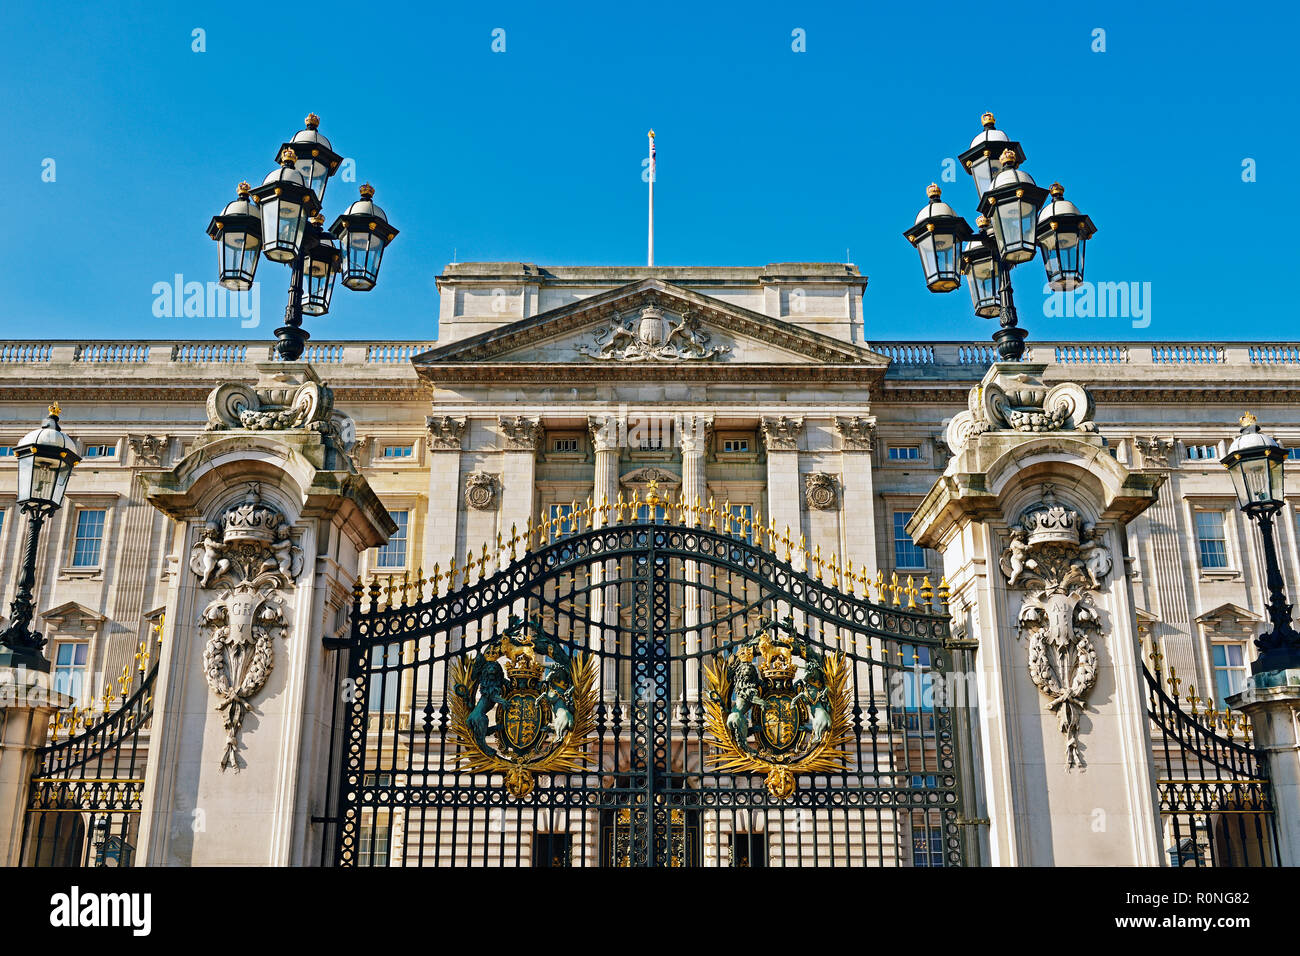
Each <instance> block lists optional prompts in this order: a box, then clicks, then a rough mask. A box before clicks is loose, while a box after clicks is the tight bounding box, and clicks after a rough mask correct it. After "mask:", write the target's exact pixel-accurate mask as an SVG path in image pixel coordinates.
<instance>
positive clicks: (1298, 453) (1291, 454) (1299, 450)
mask: <svg viewBox="0 0 1300 956" xmlns="http://www.w3.org/2000/svg"><path fill="white" fill-rule="evenodd" d="M0 454H4V452H3V451H0ZM1286 457H1287V458H1289V459H1290V460H1291V461H1300V445H1297V446H1296V447H1295V448H1288V449H1287V450H1286Z"/></svg>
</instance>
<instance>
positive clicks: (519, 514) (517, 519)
mask: <svg viewBox="0 0 1300 956" xmlns="http://www.w3.org/2000/svg"><path fill="white" fill-rule="evenodd" d="M498 423H499V425H500V429H501V440H502V446H501V447H502V449H503V450H504V451H505V455H504V459H505V460H504V462H503V464H502V466H501V527H502V528H503V529H508V528H509V527H510V526H511V525H512V524H513V525H515V526H517V527H518V528H519V533H520V534H523V532H524V529H525V528H526V527H527V526H528V519H529V518H530V517H533V502H534V500H535V499H536V491H537V448H538V445H539V444H540V443H541V440H542V426H541V424H540V422H539V421H538V420H537V419H535V418H524V417H523V416H519V415H517V416H515V417H513V418H509V417H505V416H502V417H501V418H500V419H499V420H498ZM536 517H537V518H539V519H540V518H542V517H544V516H543V515H537V516H536Z"/></svg>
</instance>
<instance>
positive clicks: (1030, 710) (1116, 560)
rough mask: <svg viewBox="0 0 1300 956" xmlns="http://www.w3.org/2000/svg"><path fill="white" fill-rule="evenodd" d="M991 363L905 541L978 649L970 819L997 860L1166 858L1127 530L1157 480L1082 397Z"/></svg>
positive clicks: (1076, 390)
mask: <svg viewBox="0 0 1300 956" xmlns="http://www.w3.org/2000/svg"><path fill="white" fill-rule="evenodd" d="M1044 368H1045V366H1043V365H1039V364H1033V363H1027V362H1020V363H998V364H994V365H993V366H992V367H991V368H990V369H989V371H988V373H987V374H986V375H985V376H984V379H983V381H982V382H981V383H980V384H979V385H977V386H976V387H975V388H974V389H972V391H971V396H970V405H969V410H967V411H964V412H961V413H960V414H959V415H957V416H956V417H955V418H954V419H952V421H951V422H950V424H949V426H948V431H947V439H948V444H949V446H950V447H951V449H952V452H953V458H952V460H951V461H950V462H949V463H948V466H947V469H946V470H945V472H944V474H943V475H942V477H940V479H939V480H938V481H937V482H936V483H935V485H934V486H933V487H932V488H931V490H930V492H929V494H928V495H927V497H926V499H925V500H924V502H923V503H922V505H921V506H920V507H919V508H918V509H917V510H916V513H915V515H914V516H913V518H912V520H911V522H910V523H909V525H908V531H909V533H910V534H911V535H912V537H913V539H914V540H915V541H916V542H917V544H919V545H921V546H923V547H928V548H934V549H936V550H938V551H940V552H941V553H942V555H943V564H944V572H945V574H946V575H947V578H948V581H949V584H950V586H951V604H950V606H951V610H952V612H953V616H954V633H955V634H957V635H959V637H961V638H964V639H965V640H966V641H967V642H969V643H970V644H971V645H973V646H974V657H973V659H974V661H975V670H976V673H975V674H974V675H970V676H971V677H972V678H973V679H972V680H970V681H969V682H968V686H969V685H974V686H975V687H976V688H977V692H976V695H975V696H976V698H977V699H973V700H965V701H954V705H955V706H967V707H977V708H978V711H979V713H978V720H977V721H975V722H974V726H975V727H976V738H977V739H976V744H975V747H974V749H975V751H976V753H975V755H974V756H975V760H974V767H975V772H974V776H975V778H976V779H975V789H976V793H977V799H976V801H975V806H976V807H979V808H980V809H979V810H977V811H976V815H975V817H974V818H973V819H970V820H967V821H966V825H968V826H972V827H974V828H975V829H976V832H978V833H979V834H980V843H981V849H982V856H983V862H985V863H991V864H994V865H1004V866H1006V865H1020V866H1025V865H1029V866H1048V865H1057V866H1060V865H1144V866H1158V865H1160V863H1161V855H1162V847H1161V834H1160V823H1159V820H1160V815H1159V804H1158V800H1157V791H1156V776H1155V772H1154V767H1153V764H1152V758H1151V751H1150V747H1149V745H1148V730H1147V726H1146V724H1147V712H1146V707H1145V704H1144V697H1143V694H1142V687H1141V680H1142V678H1141V661H1140V649H1139V640H1138V635H1137V627H1136V619H1135V614H1134V603H1133V595H1132V590H1131V587H1130V583H1129V581H1128V579H1127V578H1126V576H1125V574H1124V566H1125V565H1124V557H1125V555H1126V554H1127V552H1128V543H1127V536H1126V530H1125V528H1126V525H1127V524H1128V523H1129V522H1130V521H1131V520H1132V519H1133V518H1134V517H1136V516H1137V515H1138V514H1140V513H1141V512H1142V511H1143V510H1145V509H1146V508H1147V507H1149V506H1150V505H1151V504H1152V503H1153V502H1154V501H1155V498H1156V492H1157V488H1158V486H1159V484H1160V480H1161V479H1160V476H1157V475H1153V474H1148V473H1141V472H1133V471H1130V470H1128V469H1127V468H1126V467H1125V466H1124V465H1122V464H1120V463H1119V462H1118V461H1117V460H1116V459H1115V458H1114V457H1112V455H1111V454H1110V452H1109V450H1108V449H1107V447H1106V442H1105V440H1104V439H1103V438H1102V437H1101V436H1100V435H1099V434H1098V433H1097V426H1096V425H1095V424H1094V422H1093V411H1094V408H1093V401H1092V398H1091V396H1090V395H1089V393H1088V392H1087V390H1086V389H1084V388H1083V387H1081V386H1079V385H1076V384H1072V383H1059V384H1056V385H1053V386H1051V387H1050V388H1049V387H1047V386H1045V385H1044V384H1043V381H1042V372H1043V369H1044Z"/></svg>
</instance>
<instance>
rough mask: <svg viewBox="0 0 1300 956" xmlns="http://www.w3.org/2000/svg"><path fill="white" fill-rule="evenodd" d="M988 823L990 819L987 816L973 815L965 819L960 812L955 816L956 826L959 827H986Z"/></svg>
mask: <svg viewBox="0 0 1300 956" xmlns="http://www.w3.org/2000/svg"><path fill="white" fill-rule="evenodd" d="M989 823H990V821H989V818H988V817H973V818H971V819H969V820H967V819H966V818H965V817H963V816H961V815H960V814H958V816H957V826H959V827H986V826H988V825H989Z"/></svg>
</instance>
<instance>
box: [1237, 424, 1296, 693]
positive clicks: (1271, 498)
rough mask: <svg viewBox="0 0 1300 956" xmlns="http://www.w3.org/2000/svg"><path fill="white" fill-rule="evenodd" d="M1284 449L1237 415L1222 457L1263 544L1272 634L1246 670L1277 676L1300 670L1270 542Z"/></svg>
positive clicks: (1260, 642)
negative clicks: (1234, 431) (1238, 421)
mask: <svg viewBox="0 0 1300 956" xmlns="http://www.w3.org/2000/svg"><path fill="white" fill-rule="evenodd" d="M1284 461H1286V449H1284V448H1283V447H1282V446H1281V445H1279V444H1278V443H1277V440H1276V439H1274V438H1272V437H1270V436H1268V435H1265V434H1263V433H1261V432H1260V430H1259V424H1258V422H1257V421H1256V419H1255V416H1254V415H1252V414H1250V413H1249V412H1247V413H1246V414H1245V415H1243V416H1241V433H1240V434H1238V435H1237V437H1236V438H1234V439H1233V441H1232V444H1231V445H1229V446H1228V453H1227V454H1226V455H1224V456H1223V464H1224V467H1225V468H1227V469H1228V474H1230V475H1231V476H1232V484H1233V486H1234V487H1235V488H1236V491H1237V502H1238V504H1239V505H1240V506H1241V510H1242V511H1244V512H1245V513H1246V514H1247V515H1248V516H1249V517H1251V518H1252V519H1254V521H1255V523H1256V524H1258V525H1259V534H1260V537H1261V538H1262V539H1263V542H1264V573H1265V577H1266V581H1265V583H1266V585H1267V587H1268V616H1269V621H1270V623H1271V624H1272V630H1270V631H1268V632H1267V633H1265V634H1261V635H1260V636H1259V637H1257V638H1256V639H1255V647H1257V648H1258V649H1259V656H1258V657H1257V658H1256V659H1255V662H1254V663H1253V664H1252V665H1251V671H1252V672H1253V673H1256V674H1262V673H1264V672H1266V671H1281V670H1289V669H1293V668H1300V633H1297V632H1296V629H1295V626H1294V625H1293V624H1292V623H1291V605H1290V604H1288V603H1287V599H1286V589H1285V584H1284V583H1283V581H1282V572H1281V570H1279V567H1278V560H1277V545H1276V544H1275V543H1274V540H1273V519H1274V517H1275V516H1276V515H1277V513H1278V512H1279V511H1281V510H1282V505H1283V504H1284V502H1285V500H1286V499H1285V497H1284V487H1283V474H1282V470H1283V464H1282V463H1283V462H1284Z"/></svg>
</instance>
